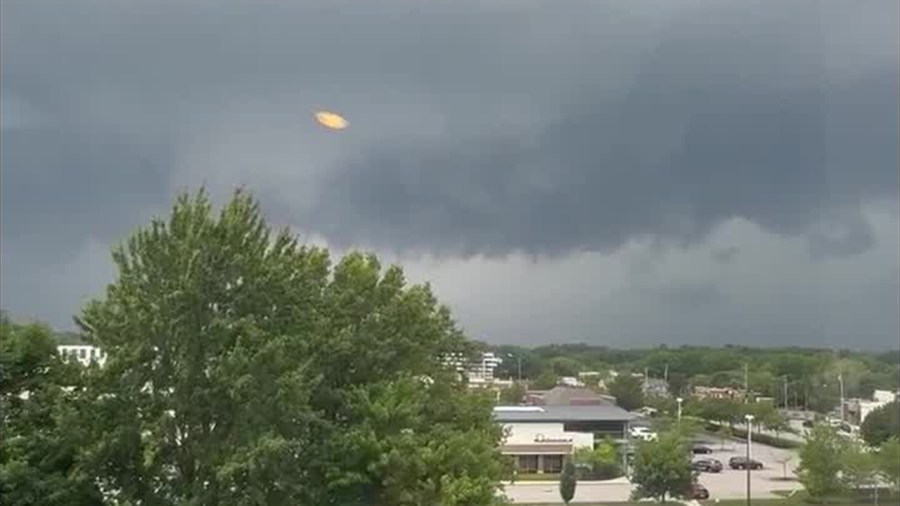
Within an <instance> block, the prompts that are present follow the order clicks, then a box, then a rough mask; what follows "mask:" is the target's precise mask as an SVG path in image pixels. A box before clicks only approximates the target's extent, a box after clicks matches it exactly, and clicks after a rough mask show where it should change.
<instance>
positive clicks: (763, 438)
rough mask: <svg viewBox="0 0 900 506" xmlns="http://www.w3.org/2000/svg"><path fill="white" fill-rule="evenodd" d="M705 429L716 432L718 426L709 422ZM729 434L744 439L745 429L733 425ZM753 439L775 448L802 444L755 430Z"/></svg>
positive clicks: (793, 446) (794, 446)
mask: <svg viewBox="0 0 900 506" xmlns="http://www.w3.org/2000/svg"><path fill="white" fill-rule="evenodd" d="M706 429H707V430H709V431H710V432H716V431H718V430H719V426H718V425H716V424H709V425H707V426H706ZM731 435H732V436H734V437H736V438H740V439H744V438H746V437H747V431H746V430H744V429H739V428H737V427H734V428H732V429H731ZM753 441H756V442H757V443H760V444H764V445H768V446H773V447H775V448H784V449H793V448H800V447H801V446H803V443H801V442H799V441H792V440H790V439H784V438H780V437H775V436H771V435H769V434H758V433H755V432H754V433H753Z"/></svg>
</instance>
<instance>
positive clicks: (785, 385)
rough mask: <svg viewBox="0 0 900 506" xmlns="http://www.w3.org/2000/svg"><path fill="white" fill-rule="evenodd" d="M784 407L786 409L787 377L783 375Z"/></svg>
mask: <svg viewBox="0 0 900 506" xmlns="http://www.w3.org/2000/svg"><path fill="white" fill-rule="evenodd" d="M784 409H788V377H787V375H785V376H784Z"/></svg>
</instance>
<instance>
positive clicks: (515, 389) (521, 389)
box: [500, 381, 525, 405]
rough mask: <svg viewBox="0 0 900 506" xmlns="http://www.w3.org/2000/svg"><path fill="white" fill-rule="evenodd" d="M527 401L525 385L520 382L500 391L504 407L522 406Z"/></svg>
mask: <svg viewBox="0 0 900 506" xmlns="http://www.w3.org/2000/svg"><path fill="white" fill-rule="evenodd" d="M524 399H525V385H524V384H522V383H519V382H518V381H515V382H513V384H512V386H511V387H509V388H504V389H502V390H500V403H501V404H504V405H511V404H521V403H522V401H523V400H524Z"/></svg>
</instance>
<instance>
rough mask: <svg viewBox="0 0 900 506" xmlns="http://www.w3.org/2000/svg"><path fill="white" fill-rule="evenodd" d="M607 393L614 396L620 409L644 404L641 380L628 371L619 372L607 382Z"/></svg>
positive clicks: (633, 408)
mask: <svg viewBox="0 0 900 506" xmlns="http://www.w3.org/2000/svg"><path fill="white" fill-rule="evenodd" d="M609 394H610V395H612V396H613V397H615V398H616V403H617V404H618V405H619V407H621V408H622V409H625V410H628V411H632V410H635V409H638V408H640V407H642V406H643V405H644V384H643V380H641V378H639V377H637V376H633V375H631V374H628V373H622V374H619V375H618V376H616V379H614V380H612V382H610V383H609Z"/></svg>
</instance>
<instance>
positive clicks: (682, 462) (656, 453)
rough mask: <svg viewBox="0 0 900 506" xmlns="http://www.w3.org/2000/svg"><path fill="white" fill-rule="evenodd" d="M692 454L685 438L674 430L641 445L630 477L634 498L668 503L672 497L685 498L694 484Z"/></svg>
mask: <svg viewBox="0 0 900 506" xmlns="http://www.w3.org/2000/svg"><path fill="white" fill-rule="evenodd" d="M690 455H691V454H690V451H688V448H687V444H686V441H685V439H684V438H683V437H682V435H681V434H680V433H679V432H675V431H673V432H665V433H662V434H660V436H659V439H658V440H657V441H653V442H642V443H640V445H639V446H638V450H637V454H636V455H635V459H634V468H633V471H632V473H633V474H632V476H631V482H632V483H634V484H635V488H634V490H633V492H632V497H633V499H635V500H637V499H643V498H652V499H656V500H657V501H661V502H666V499H667V498H669V497H676V498H677V497H684V496H685V495H686V494H687V491H688V490H689V488H690V486H691V483H693V473H692V472H691V457H690Z"/></svg>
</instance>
